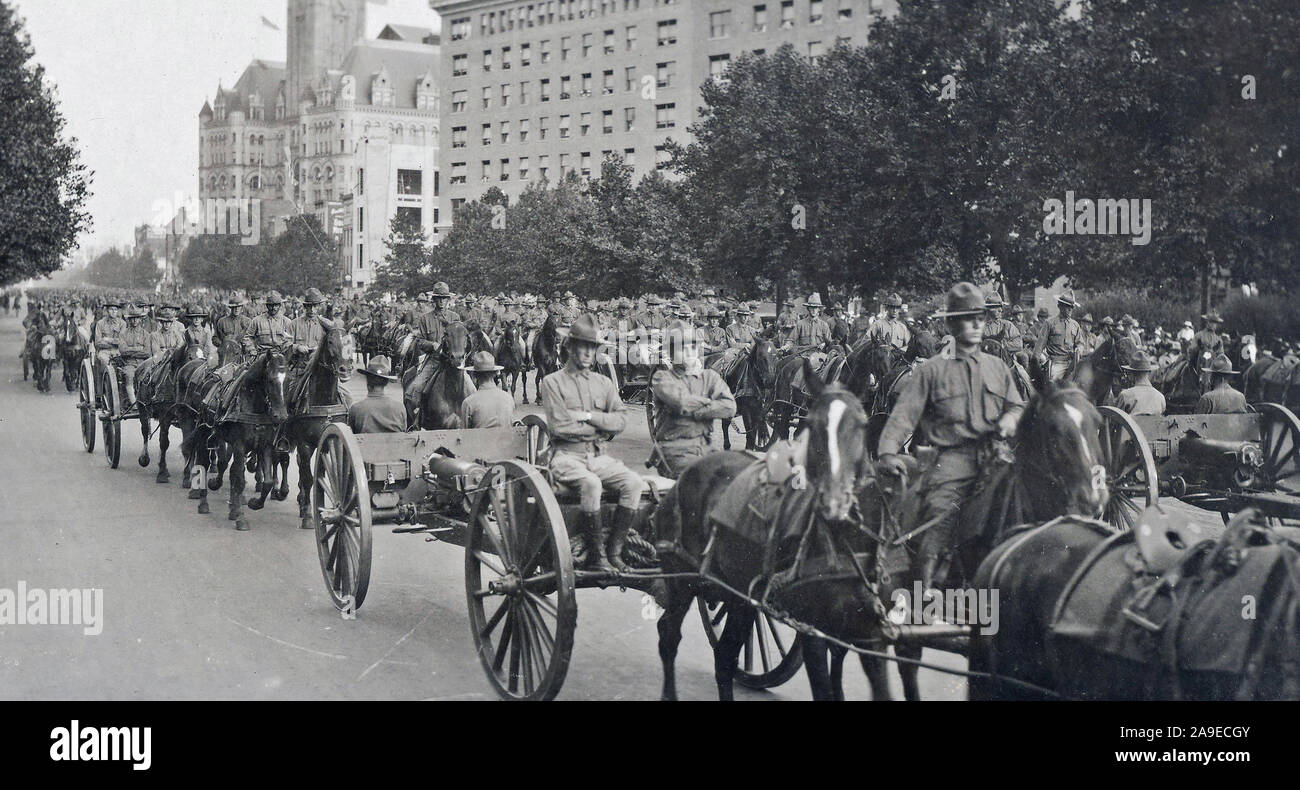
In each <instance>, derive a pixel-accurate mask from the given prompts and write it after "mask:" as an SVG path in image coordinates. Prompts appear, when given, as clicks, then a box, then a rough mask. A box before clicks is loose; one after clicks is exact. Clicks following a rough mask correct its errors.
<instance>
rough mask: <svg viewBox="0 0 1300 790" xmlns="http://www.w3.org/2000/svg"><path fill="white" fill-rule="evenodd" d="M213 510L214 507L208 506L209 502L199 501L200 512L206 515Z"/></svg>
mask: <svg viewBox="0 0 1300 790" xmlns="http://www.w3.org/2000/svg"><path fill="white" fill-rule="evenodd" d="M211 512H212V508H210V507H208V503H207V502H200V503H199V513H200V514H202V515H204V516H206V515H207V514H209V513H211Z"/></svg>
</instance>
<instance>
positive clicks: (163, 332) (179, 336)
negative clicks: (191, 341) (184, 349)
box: [150, 321, 185, 356]
mask: <svg viewBox="0 0 1300 790" xmlns="http://www.w3.org/2000/svg"><path fill="white" fill-rule="evenodd" d="M152 342H153V353H154V354H156V353H158V352H159V351H171V350H173V349H177V348H180V347H181V346H183V345H185V330H184V329H182V328H181V326H180V324H178V323H176V322H175V321H164V322H163V323H162V326H160V327H158V331H156V332H154V333H153V335H152ZM150 356H152V354H151V355H150Z"/></svg>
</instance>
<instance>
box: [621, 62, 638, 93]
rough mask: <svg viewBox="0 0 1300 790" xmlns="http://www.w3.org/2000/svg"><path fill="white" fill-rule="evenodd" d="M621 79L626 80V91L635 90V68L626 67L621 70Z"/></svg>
mask: <svg viewBox="0 0 1300 790" xmlns="http://www.w3.org/2000/svg"><path fill="white" fill-rule="evenodd" d="M623 77H624V78H625V79H626V80H627V90H635V89H636V66H628V67H627V68H625V69H623Z"/></svg>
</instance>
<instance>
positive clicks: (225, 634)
mask: <svg viewBox="0 0 1300 790" xmlns="http://www.w3.org/2000/svg"><path fill="white" fill-rule="evenodd" d="M20 330H21V325H20V324H19V322H18V319H17V317H16V316H14V317H0V448H3V452H0V481H3V482H0V508H3V513H4V516H5V517H4V519H3V527H2V529H3V530H4V534H3V540H4V545H5V551H4V552H3V554H0V587H2V588H8V589H16V587H17V585H18V583H19V582H20V581H25V582H26V583H27V586H28V587H29V588H83V587H90V588H102V589H103V590H104V594H103V595H104V598H103V600H104V610H105V613H104V628H103V632H102V633H101V634H99V635H97V636H86V635H83V633H82V629H81V628H80V627H76V626H37V625H9V626H0V644H2V645H3V650H0V696H3V697H4V698H9V699H31V698H40V699H493V698H495V695H494V693H493V691H492V689H491V687H490V686H489V685H488V683H487V680H486V679H485V678H484V676H483V672H482V669H481V668H480V666H479V663H478V659H477V658H476V656H475V654H474V651H473V642H472V640H471V638H470V633H469V623H468V615H467V613H466V607H465V592H464V585H463V555H462V553H461V551H460V549H458V548H456V547H454V546H449V545H445V544H425V543H424V542H423V541H422V539H421V538H420V537H417V536H412V535H393V534H391V533H389V532H388V531H387V530H384V529H377V530H376V531H375V539H374V566H373V570H372V576H371V578H372V581H371V587H370V593H369V595H368V597H367V599H366V602H365V605H364V606H363V607H362V608H361V609H360V610H359V611H358V613H357V619H356V620H353V621H344V620H342V619H341V618H340V616H339V613H338V612H337V611H336V610H335V609H334V607H333V606H332V605H331V604H330V602H329V599H328V597H327V596H326V594H325V589H324V583H323V581H322V579H321V574H320V568H319V565H318V563H317V560H316V553H315V548H314V545H313V539H312V538H313V535H312V533H311V532H308V531H303V530H300V529H298V521H297V508H296V506H295V504H294V502H293V499H292V497H291V498H290V499H289V500H288V501H286V502H274V501H272V502H269V503H268V506H267V509H266V510H263V511H262V512H260V513H257V512H253V511H248V514H249V516H250V518H251V520H252V525H253V529H252V531H250V532H243V533H241V532H236V531H235V530H234V528H233V525H232V523H231V522H229V521H227V520H226V519H225V507H224V503H225V498H226V489H225V488H223V489H222V490H221V491H220V492H217V493H216V494H214V495H212V498H211V502H212V510H213V513H212V515H207V516H201V515H198V514H197V513H196V512H195V505H196V503H195V502H192V501H190V500H188V499H186V498H185V492H183V491H182V490H181V489H180V488H179V487H178V482H179V479H180V475H179V470H180V459H179V454H178V452H177V448H178V447H179V441H180V436H179V432H177V431H173V436H172V452H171V457H170V459H169V460H170V463H171V470H172V475H173V483H172V484H170V485H166V486H163V485H158V484H156V483H155V482H154V474H155V473H156V471H157V467H156V455H157V442H156V438H155V440H154V441H153V442H151V447H152V448H153V450H152V452H153V454H154V456H155V459H154V464H153V465H151V466H150V467H149V468H148V469H141V468H140V467H139V466H138V465H137V464H136V462H135V458H136V456H137V455H138V454H139V448H140V434H139V430H138V428H137V424H136V423H134V422H129V423H126V424H125V425H124V430H123V438H122V464H121V467H120V468H118V469H116V470H113V469H109V468H108V465H107V464H106V462H105V460H104V456H103V453H102V452H100V450H99V447H96V452H95V453H94V454H87V453H86V452H85V451H84V449H83V448H82V445H81V438H80V434H79V433H78V423H77V411H76V409H75V408H74V406H73V404H74V403H75V396H73V395H69V394H67V393H66V392H64V391H63V385H62V382H61V380H60V379H59V377H60V373H61V371H60V370H59V369H56V370H55V372H54V381H53V386H52V389H53V393H52V394H49V395H42V394H40V393H37V392H36V390H35V388H34V387H33V386H32V385H31V383H30V382H23V381H22V368H21V364H20V362H19V360H18V358H17V354H18V349H19V337H20ZM352 385H353V387H354V391H356V392H362V391H363V385H362V384H361V383H360V382H359V381H356V380H354V381H353V382H352ZM632 423H633V427H632V428H631V430H630V431H629V433H631V434H632V435H633V436H632V437H630V438H629V439H628V440H627V441H626V443H625V447H624V448H622V449H621V450H620V452H621V453H623V454H624V457H625V460H626V461H627V462H628V463H629V464H635V465H636V466H640V464H641V463H642V462H643V461H644V459H645V457H646V455H647V453H648V440H647V435H646V429H645V420H644V415H643V413H641V412H639V411H636V412H634V414H633V417H632ZM619 443H620V444H622V443H624V442H623V441H622V440H620V442H619ZM250 479H251V478H250ZM295 485H296V477H295ZM295 490H296V489H295ZM578 601H579V610H580V615H579V625H578V631H577V638H576V644H575V646H574V650H573V662H572V665H571V667H570V669H569V675H568V680H567V681H566V683H565V686H564V690H563V691H562V692H561V694H560V699H590V700H614V699H630V700H649V699H655V698H657V697H658V694H659V684H660V679H661V676H660V665H659V659H658V653H657V650H656V640H657V633H656V630H655V624H654V621H653V620H650V619H645V618H644V617H643V616H642V612H643V609H644V608H645V607H644V604H643V601H642V600H641V595H640V593H636V592H628V593H619V592H617V591H615V590H607V591H597V590H584V591H579V593H578ZM927 658H931V659H934V660H938V661H944V662H946V663H951V664H953V665H961V663H963V662H962V659H960V658H959V657H957V656H953V655H948V654H941V653H933V652H929V653H927ZM845 674H846V684H845V685H846V691H847V694H848V696H849V697H850V698H851V699H868V698H869V697H870V694H869V692H868V690H867V686H866V682H865V679H864V678H863V675H862V672H861V671H860V670H859V669H858V668H857V665H856V662H854V663H852V664H851V666H850V668H849V669H848V670H847V671H846V673H845ZM922 678H923V683H924V686H925V693H926V695H927V696H928V697H929V698H936V699H960V698H962V697H964V695H965V684H964V682H961V681H960V679H959V678H955V677H953V676H948V675H942V674H939V673H931V672H923V673H922ZM894 680H895V685H896V686H897V677H895V679H894ZM678 684H679V686H678V688H679V693H680V695H681V697H682V698H683V699H695V700H707V699H716V690H715V687H714V684H713V666H712V653H711V652H710V650H709V646H708V641H707V640H706V638H705V636H704V631H703V629H702V627H701V624H700V621H699V619H698V618H696V617H694V616H692V617H691V618H690V619H688V620H687V622H686V626H685V638H684V639H683V641H682V648H681V653H680V656H679V659H678ZM896 693H898V694H900V695H901V689H896ZM737 696H738V698H740V699H755V700H761V699H808V698H809V697H810V695H809V692H808V684H807V680H806V679H805V678H804V677H803V676H802V675H800V676H797V677H796V678H795V679H794V680H792V681H790V682H789V683H787V684H786V685H785V686H783V687H781V688H778V689H776V690H775V691H772V692H752V691H748V690H745V689H740V688H737Z"/></svg>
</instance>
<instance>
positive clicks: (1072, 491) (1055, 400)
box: [804, 384, 1109, 700]
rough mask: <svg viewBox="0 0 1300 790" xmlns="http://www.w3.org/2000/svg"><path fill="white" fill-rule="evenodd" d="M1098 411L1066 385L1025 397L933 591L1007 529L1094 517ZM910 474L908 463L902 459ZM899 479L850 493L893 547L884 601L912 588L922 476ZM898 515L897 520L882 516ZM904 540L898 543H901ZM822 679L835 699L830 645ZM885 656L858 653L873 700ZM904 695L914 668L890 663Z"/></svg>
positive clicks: (951, 584)
mask: <svg viewBox="0 0 1300 790" xmlns="http://www.w3.org/2000/svg"><path fill="white" fill-rule="evenodd" d="M1101 426H1102V422H1101V415H1100V414H1099V413H1098V412H1097V410H1096V408H1094V407H1093V405H1092V403H1091V402H1090V401H1089V399H1088V397H1087V395H1086V394H1085V393H1084V392H1083V391H1082V390H1079V389H1076V388H1074V387H1070V386H1057V385H1052V384H1049V385H1048V387H1047V389H1046V390H1045V391H1044V392H1042V393H1041V394H1037V395H1034V396H1033V397H1031V399H1030V401H1029V403H1028V405H1027V406H1026V407H1025V411H1024V413H1023V414H1022V415H1021V418H1020V424H1019V427H1018V428H1017V431H1016V437H1015V439H1014V445H1013V447H1014V451H1013V452H1014V460H1010V461H1008V460H1007V459H1006V457H1005V456H1004V455H1003V454H1002V453H989V455H990V456H991V457H990V458H989V460H988V462H987V463H985V464H982V467H983V470H984V471H983V472H982V473H981V476H980V478H979V480H978V481H977V482H976V484H975V488H974V492H973V493H972V495H971V496H970V497H969V498H968V499H967V501H966V503H965V505H964V507H963V509H962V511H961V513H960V516H959V517H958V524H957V527H956V529H955V530H954V532H955V543H956V549H955V550H954V552H953V554H952V560H951V562H950V563H948V565H947V569H946V571H947V572H943V570H942V569H941V570H940V572H939V573H936V577H935V578H934V579H933V580H932V586H933V587H936V588H945V589H966V588H969V587H970V584H969V583H968V582H969V580H970V579H971V578H972V577H973V576H974V575H975V573H976V569H977V567H978V566H979V563H980V561H981V560H982V559H983V558H984V557H985V556H987V555H988V553H989V552H991V551H992V550H993V547H994V546H996V545H997V544H998V542H999V541H1000V540H1001V539H1002V537H1003V535H1005V534H1006V533H1007V531H1008V530H1009V529H1011V528H1013V527H1014V526H1016V525H1019V524H1024V523H1027V522H1034V523H1038V522H1042V521H1046V520H1048V519H1052V518H1055V517H1057V516H1061V515H1065V514H1080V515H1085V516H1093V517H1096V516H1099V515H1100V514H1101V512H1102V508H1103V507H1104V506H1105V504H1106V500H1107V498H1108V493H1109V489H1108V488H1107V485H1106V470H1105V467H1104V466H1102V457H1103V456H1102V452H1101V444H1100V438H1099V435H1100V430H1101ZM909 464H910V467H909V468H913V469H914V468H915V462H914V461H913V462H909ZM914 478H919V479H913V481H912V482H911V485H908V481H907V480H906V479H904V480H901V481H900V480H894V479H891V478H887V477H886V478H879V477H877V478H873V479H871V480H870V481H869V483H870V484H869V485H867V486H864V489H863V490H862V491H861V492H860V493H859V501H860V505H861V509H862V512H863V514H864V515H865V521H866V528H867V529H868V530H869V531H871V532H872V533H873V534H875V535H880V536H883V537H884V540H885V541H887V542H888V543H889V544H891V545H892V546H894V548H893V549H892V550H891V552H890V554H889V555H888V556H887V558H886V561H885V564H886V567H887V568H889V570H890V577H891V579H892V584H891V590H892V591H891V593H890V597H891V599H895V600H897V598H896V596H898V591H900V590H901V591H906V592H907V593H908V594H909V595H910V594H911V592H912V590H913V587H914V586H915V585H916V584H917V583H919V582H921V574H920V570H921V569H919V568H917V567H916V566H915V563H914V562H912V560H911V557H913V556H915V554H916V552H917V551H918V550H919V548H920V540H921V535H920V534H917V533H916V532H915V530H914V527H916V526H918V525H917V524H916V522H917V521H918V520H919V514H920V506H921V503H922V497H923V495H924V491H923V490H922V489H921V486H922V485H924V483H925V476H924V475H919V476H914ZM890 514H897V517H895V516H893V515H890ZM904 537H906V539H905V540H904V539H903V538H904ZM824 647H825V645H824V643H821V642H820V640H808V641H806V642H805V644H804V649H805V661H806V660H807V657H808V655H810V654H813V653H816V652H818V651H819V649H822V648H824ZM921 649H922V645H921V644H919V643H910V644H903V643H899V644H895V646H894V651H895V652H896V653H897V654H898V655H900V656H905V657H909V658H913V659H919V658H920V656H921ZM830 652H831V675H832V678H833V681H834V683H833V684H834V686H835V688H836V692H835V693H836V698H837V699H842V698H843V692H842V690H841V689H840V684H839V678H840V677H841V676H842V670H841V666H842V662H843V659H844V656H845V653H846V652H847V651H845V650H844V649H842V648H838V647H836V648H831V649H830ZM884 660H885V659H879V658H872V657H867V656H863V657H862V665H863V669H864V670H865V671H866V673H867V678H868V681H869V682H870V684H871V690H872V698H873V699H888V698H889V687H888V685H887V684H885V683H882V682H880V679H881V678H882V677H883V671H882V667H883V665H882V663H881V662H883V661H884ZM898 671H899V675H900V676H901V677H902V680H903V693H904V696H905V697H906V698H907V699H908V700H917V699H920V687H919V685H918V683H917V672H918V668H917V667H916V666H915V665H911V664H901V663H900V664H899V667H898Z"/></svg>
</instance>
